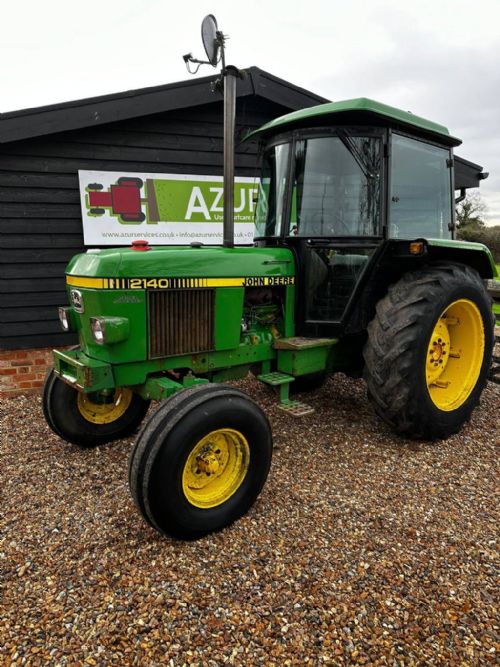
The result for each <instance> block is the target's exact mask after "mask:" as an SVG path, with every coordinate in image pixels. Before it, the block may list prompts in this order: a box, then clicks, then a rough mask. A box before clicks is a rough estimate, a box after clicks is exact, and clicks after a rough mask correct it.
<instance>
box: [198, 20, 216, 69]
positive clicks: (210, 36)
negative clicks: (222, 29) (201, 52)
mask: <svg viewBox="0 0 500 667" xmlns="http://www.w3.org/2000/svg"><path fill="white" fill-rule="evenodd" d="M217 32H218V30H217V21H216V20H215V16H214V15H213V14H207V16H205V18H204V19H203V21H202V24H201V39H202V42H203V46H204V47H205V53H206V54H207V58H208V62H209V63H210V64H211V65H212V66H213V67H215V66H216V65H217V62H218V61H219V49H220V42H219V39H218V37H217Z"/></svg>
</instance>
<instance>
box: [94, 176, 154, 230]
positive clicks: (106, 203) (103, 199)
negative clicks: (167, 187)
mask: <svg viewBox="0 0 500 667" xmlns="http://www.w3.org/2000/svg"><path fill="white" fill-rule="evenodd" d="M143 185H144V184H143V181H142V179H140V178H132V177H130V176H124V177H123V178H119V179H118V181H117V182H116V185H111V186H110V187H109V190H108V191H107V192H102V190H103V186H102V185H101V184H100V183H90V184H89V185H88V186H87V193H88V194H87V203H88V209H89V214H90V215H92V216H100V215H104V213H106V209H107V210H108V213H110V214H111V215H114V216H117V217H118V218H120V220H121V221H122V222H125V223H127V222H132V223H134V222H135V223H137V222H144V220H145V219H146V215H145V214H144V213H143V211H142V204H143V203H144V200H142V199H141V188H142V186H143Z"/></svg>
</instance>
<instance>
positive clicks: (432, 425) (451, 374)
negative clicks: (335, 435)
mask: <svg viewBox="0 0 500 667" xmlns="http://www.w3.org/2000/svg"><path fill="white" fill-rule="evenodd" d="M493 340H494V337H493V314H492V310H491V300H490V298H489V296H488V294H487V292H486V290H485V288H484V285H483V282H482V280H481V278H480V277H479V275H478V274H477V273H476V271H474V270H473V269H471V268H470V267H468V266H464V265H461V264H448V263H443V264H435V265H429V266H427V267H424V268H423V269H421V270H419V271H412V272H410V273H407V274H405V275H404V276H403V277H402V278H401V279H400V280H399V282H397V283H396V284H395V285H392V286H391V287H390V288H389V291H388V294H387V295H386V296H385V297H384V298H383V299H382V300H381V301H380V302H379V303H378V304H377V312H376V316H375V318H374V319H373V321H372V322H371V323H370V325H369V326H368V342H367V344H366V346H365V349H364V358H365V379H366V382H367V385H368V395H369V397H370V398H371V400H372V402H373V404H374V407H375V410H376V412H377V413H378V414H379V415H380V417H382V419H384V420H385V421H386V422H387V423H388V424H390V425H391V426H392V427H393V428H394V430H395V431H396V432H398V433H400V434H402V435H404V436H407V437H410V438H421V439H428V440H435V439H438V438H447V437H448V436H450V435H451V434H452V433H456V432H457V431H458V430H459V429H460V427H461V426H462V424H464V422H465V421H467V420H468V419H469V418H470V415H471V413H472V410H473V409H474V407H475V406H476V405H477V404H478V402H479V398H480V396H481V392H482V390H483V388H484V386H485V384H486V381H487V376H488V369H489V367H490V364H491V354H492V350H493Z"/></svg>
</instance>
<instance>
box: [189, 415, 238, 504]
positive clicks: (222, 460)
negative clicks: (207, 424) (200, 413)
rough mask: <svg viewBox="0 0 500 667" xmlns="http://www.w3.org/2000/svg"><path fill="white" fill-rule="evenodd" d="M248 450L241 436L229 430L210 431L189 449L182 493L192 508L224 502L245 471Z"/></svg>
mask: <svg viewBox="0 0 500 667" xmlns="http://www.w3.org/2000/svg"><path fill="white" fill-rule="evenodd" d="M249 463H250V448H249V446H248V442H247V440H246V438H245V436H244V435H242V434H241V433H240V432H239V431H234V430H233V429H230V428H222V429H218V430H217V431H212V432H211V433H209V434H208V435H206V436H205V437H204V438H202V439H201V440H200V441H199V442H197V443H196V445H195V446H194V447H193V449H192V450H191V452H190V454H189V456H188V459H187V461H186V464H185V466H184V470H183V472H182V490H183V491H184V495H185V496H186V498H187V500H188V501H189V502H190V503H191V505H194V506H195V507H201V508H203V509H209V508H210V507H217V505H221V504H222V503H224V502H226V500H228V499H229V498H231V496H232V495H233V494H234V493H235V492H236V491H237V490H238V489H239V487H240V486H241V484H242V482H243V480H244V479H245V476H246V474H247V472H248V466H249Z"/></svg>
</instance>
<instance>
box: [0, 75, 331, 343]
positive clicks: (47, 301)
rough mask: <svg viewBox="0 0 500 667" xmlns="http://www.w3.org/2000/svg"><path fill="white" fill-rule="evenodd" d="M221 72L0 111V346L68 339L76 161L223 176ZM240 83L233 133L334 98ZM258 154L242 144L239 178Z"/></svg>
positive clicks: (75, 242)
mask: <svg viewBox="0 0 500 667" xmlns="http://www.w3.org/2000/svg"><path fill="white" fill-rule="evenodd" d="M216 78H217V77H216V76H211V77H205V78H199V79H191V80H188V81H181V82H178V83H173V84H168V85H165V86H157V87H154V88H145V89H142V90H134V91H128V92H125V93H118V94H114V95H106V96H104V97H96V98H91V99H85V100H79V101H76V102H66V103H63V104H56V105H51V106H47V107H39V108H36V109H27V110H23V111H14V112H10V113H4V114H0V350H2V349H3V350H13V349H27V348H46V347H51V346H57V345H67V344H69V343H71V342H72V338H71V336H69V335H68V334H64V333H63V332H62V331H61V329H60V325H59V321H58V318H57V306H58V305H61V304H64V303H66V293H65V278H64V269H65V266H66V264H67V262H68V261H69V260H70V259H71V257H72V256H73V255H75V254H76V253H78V252H81V251H82V250H83V249H84V247H83V231H82V217H81V208H80V194H79V183H78V170H79V169H86V170H96V171H124V172H134V171H137V172H152V173H181V174H182V173H185V174H200V175H221V174H222V167H223V159H222V151H223V142H222V135H223V124H222V95H221V94H220V93H214V92H213V90H212V84H213V82H214V81H215V79H216ZM237 86H238V87H237V94H238V99H237V109H236V124H237V126H236V141H237V142H238V140H241V139H242V138H243V137H244V136H245V135H246V134H247V133H248V131H250V130H251V129H253V128H256V127H258V126H260V125H262V124H263V123H265V122H267V121H269V120H271V119H272V118H276V117H278V116H280V115H282V114H285V113H288V112H289V111H291V110H295V109H301V108H304V107H308V106H313V105H316V104H320V103H322V102H326V101H327V100H325V99H324V98H322V97H319V96H318V95H314V94H313V93H310V92H309V91H307V90H304V89H302V88H298V87H297V86H294V85H292V84H291V83H288V82H286V81H283V80H282V79H278V78H277V77H275V76H273V75H271V74H269V73H267V72H264V71H262V70H260V69H258V68H256V67H251V68H249V69H247V70H245V76H244V77H243V78H242V79H241V80H238V84H237ZM256 160H257V145H256V143H255V142H249V143H245V144H243V145H240V146H237V152H236V175H238V176H253V175H255V167H256ZM137 233H138V236H139V237H140V230H139V229H138V232H137ZM73 342H74V341H73Z"/></svg>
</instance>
